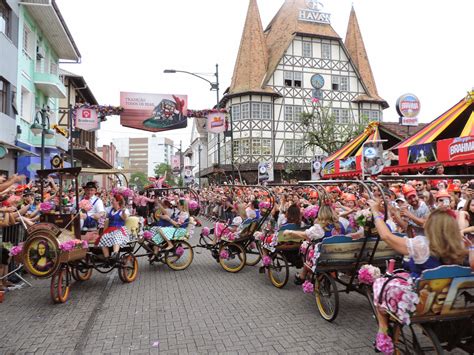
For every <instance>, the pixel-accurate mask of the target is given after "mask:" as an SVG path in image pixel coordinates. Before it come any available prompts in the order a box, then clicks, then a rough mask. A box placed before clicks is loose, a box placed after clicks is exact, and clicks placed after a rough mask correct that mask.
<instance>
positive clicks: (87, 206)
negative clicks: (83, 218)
mask: <svg viewBox="0 0 474 355" xmlns="http://www.w3.org/2000/svg"><path fill="white" fill-rule="evenodd" d="M79 208H80V209H81V210H82V211H84V212H89V211H90V210H92V203H91V202H90V201H89V200H81V201H80V202H79Z"/></svg>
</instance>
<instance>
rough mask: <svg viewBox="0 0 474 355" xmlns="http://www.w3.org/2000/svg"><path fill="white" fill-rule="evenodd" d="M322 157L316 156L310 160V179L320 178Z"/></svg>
mask: <svg viewBox="0 0 474 355" xmlns="http://www.w3.org/2000/svg"><path fill="white" fill-rule="evenodd" d="M322 160H323V157H318V156H316V157H315V158H314V160H313V161H311V180H313V181H315V180H321V177H322V172H321V169H322V168H323V164H322Z"/></svg>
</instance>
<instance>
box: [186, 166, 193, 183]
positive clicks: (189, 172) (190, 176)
mask: <svg viewBox="0 0 474 355" xmlns="http://www.w3.org/2000/svg"><path fill="white" fill-rule="evenodd" d="M184 183H185V184H186V185H192V184H194V176H193V172H192V170H191V169H189V168H186V169H184Z"/></svg>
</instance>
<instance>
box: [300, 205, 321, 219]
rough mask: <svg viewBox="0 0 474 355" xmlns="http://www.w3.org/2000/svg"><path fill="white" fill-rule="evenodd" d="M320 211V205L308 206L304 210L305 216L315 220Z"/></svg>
mask: <svg viewBox="0 0 474 355" xmlns="http://www.w3.org/2000/svg"><path fill="white" fill-rule="evenodd" d="M318 212H319V206H308V207H306V208H305V210H304V212H303V217H304V218H305V219H306V220H308V221H311V222H314V220H315V219H316V218H317V217H318Z"/></svg>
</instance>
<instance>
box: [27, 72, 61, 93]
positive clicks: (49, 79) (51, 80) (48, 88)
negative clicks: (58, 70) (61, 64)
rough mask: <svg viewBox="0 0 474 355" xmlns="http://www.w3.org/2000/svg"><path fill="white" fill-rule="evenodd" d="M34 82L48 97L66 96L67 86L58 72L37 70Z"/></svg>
mask: <svg viewBox="0 0 474 355" xmlns="http://www.w3.org/2000/svg"><path fill="white" fill-rule="evenodd" d="M34 83H35V86H36V88H38V89H39V90H41V91H42V92H43V93H44V94H45V95H46V96H48V97H54V98H58V99H65V98H66V87H65V86H64V85H63V83H62V82H61V80H59V76H58V75H56V74H50V73H40V72H35V75H34Z"/></svg>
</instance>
